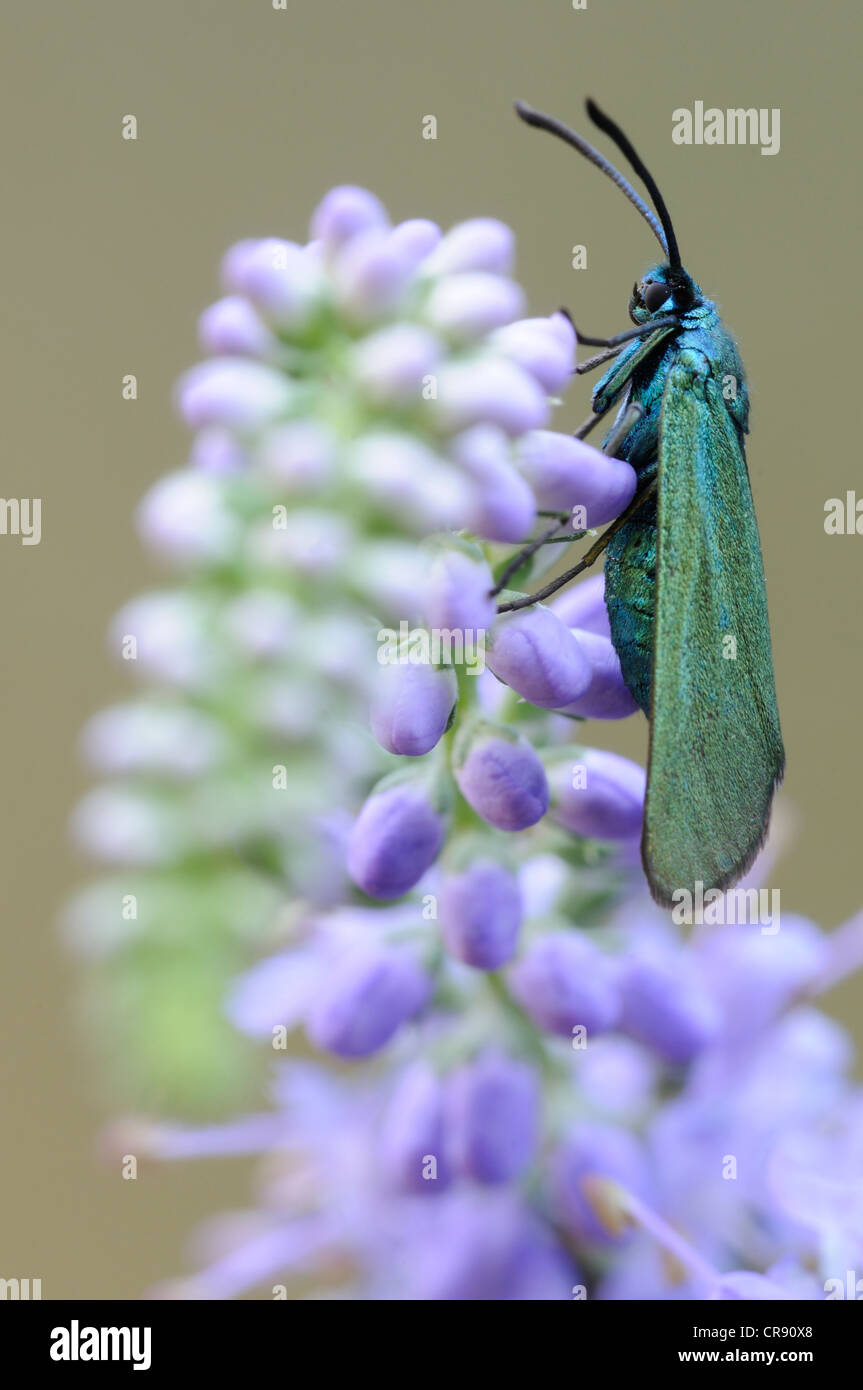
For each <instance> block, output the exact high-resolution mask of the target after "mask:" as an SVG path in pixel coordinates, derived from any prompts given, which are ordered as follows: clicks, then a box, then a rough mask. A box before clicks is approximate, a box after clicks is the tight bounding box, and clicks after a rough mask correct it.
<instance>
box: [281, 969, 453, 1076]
mask: <svg viewBox="0 0 863 1390" xmlns="http://www.w3.org/2000/svg"><path fill="white" fill-rule="evenodd" d="M319 989H320V992H319V994H318V997H317V999H316V1000H315V1001H314V1003H313V1004H312V1008H311V1011H310V1014H309V1020H308V1025H307V1027H308V1034H309V1037H310V1039H311V1041H312V1042H313V1043H314V1044H315V1046H316V1047H320V1048H324V1049H325V1050H326V1051H327V1052H334V1053H335V1054H336V1056H337V1057H344V1058H354V1057H368V1056H370V1055H371V1053H373V1052H377V1051H379V1050H380V1048H382V1047H384V1046H385V1044H386V1043H388V1042H389V1040H390V1038H392V1037H393V1035H394V1034H395V1033H396V1032H397V1031H398V1029H399V1028H400V1027H401V1025H402V1024H403V1023H405V1022H406V1021H407V1020H408V1019H409V1018H412V1017H413V1015H414V1014H416V1013H417V1012H418V1011H419V1010H420V1009H421V1008H422V1007H423V1005H424V1004H425V1003H426V1002H427V1000H428V998H429V995H430V993H431V980H430V978H429V976H428V975H427V974H426V972H425V971H424V970H422V969H420V967H419V966H418V965H417V963H416V961H415V960H414V959H413V957H412V956H411V955H409V954H408V953H407V952H405V951H396V950H383V949H380V950H374V949H370V948H367V947H361V948H359V949H357V950H353V951H350V952H349V953H348V954H347V955H345V956H343V957H342V958H341V960H339V961H338V962H337V963H336V965H335V967H334V969H333V970H332V972H331V973H330V974H328V975H327V976H326V977H325V978H324V979H323V981H322V982H321V984H320V986H319Z"/></svg>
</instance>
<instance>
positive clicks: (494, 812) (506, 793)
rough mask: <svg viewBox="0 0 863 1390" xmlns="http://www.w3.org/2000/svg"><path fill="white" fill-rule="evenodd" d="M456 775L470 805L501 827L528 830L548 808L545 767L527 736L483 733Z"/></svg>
mask: <svg viewBox="0 0 863 1390" xmlns="http://www.w3.org/2000/svg"><path fill="white" fill-rule="evenodd" d="M455 778H456V781H457V782H458V786H459V790H460V792H461V794H462V796H463V797H464V799H465V801H466V802H467V803H468V805H469V806H471V807H472V808H473V809H474V811H476V813H477V815H478V816H482V818H483V820H484V821H487V822H488V824H489V825H494V826H496V827H497V829H498V830H526V829H527V827H528V826H529V825H536V823H537V821H539V820H542V817H543V816H544V815H545V813H546V811H547V810H548V782H547V780H546V776H545V768H544V767H543V765H542V763H541V762H540V759H539V757H538V756H537V754H536V753H535V752H534V750H533V748H532V747H531V745H530V744H529V743H528V741H527V739H525V738H518V739H511V738H507V737H505V736H502V735H499V734H495V733H489V732H483V733H481V734H480V735H479V736H478V737H475V738H474V740H473V741H472V742H471V744H470V746H469V749H468V752H467V756H466V757H465V758H464V761H463V762H462V764H461V766H460V767H459V768H458V769H457V770H456V774H455Z"/></svg>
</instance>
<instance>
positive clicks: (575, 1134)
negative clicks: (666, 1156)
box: [550, 1124, 650, 1245]
mask: <svg viewBox="0 0 863 1390" xmlns="http://www.w3.org/2000/svg"><path fill="white" fill-rule="evenodd" d="M550 1176H551V1187H552V1195H553V1200H554V1205H555V1209H556V1211H557V1212H558V1214H559V1216H560V1219H561V1220H562V1222H563V1224H564V1225H565V1226H566V1228H567V1230H568V1231H569V1232H570V1233H571V1234H572V1235H573V1236H574V1237H575V1239H576V1240H586V1241H592V1242H595V1243H596V1244H601V1245H609V1244H618V1243H619V1240H620V1238H619V1237H615V1236H613V1235H612V1234H611V1233H610V1232H609V1231H608V1230H607V1229H606V1227H605V1226H603V1225H602V1223H601V1222H600V1220H599V1218H598V1216H597V1214H596V1211H595V1210H594V1207H593V1206H592V1204H591V1202H590V1201H589V1199H588V1195H587V1191H586V1190H585V1187H584V1186H583V1184H584V1182H585V1179H590V1178H610V1179H611V1180H612V1181H613V1182H617V1183H620V1184H621V1186H622V1187H625V1188H626V1189H627V1191H629V1192H632V1193H634V1194H635V1196H637V1197H641V1198H646V1197H647V1196H648V1193H649V1187H650V1183H649V1175H648V1170H647V1159H646V1156H645V1154H644V1151H643V1150H642V1148H641V1145H640V1144H639V1143H638V1141H637V1140H636V1139H634V1138H633V1136H632V1135H631V1134H630V1133H629V1132H628V1131H627V1130H625V1129H618V1128H617V1127H616V1126H615V1125H602V1124H580V1125H578V1126H576V1127H575V1128H574V1129H572V1130H571V1131H570V1133H569V1134H568V1136H567V1137H566V1138H565V1139H564V1141H563V1143H562V1144H561V1145H560V1147H559V1148H558V1150H557V1152H556V1153H555V1155H554V1158H553V1160H552V1165H551V1175H550ZM588 1190H589V1189H588Z"/></svg>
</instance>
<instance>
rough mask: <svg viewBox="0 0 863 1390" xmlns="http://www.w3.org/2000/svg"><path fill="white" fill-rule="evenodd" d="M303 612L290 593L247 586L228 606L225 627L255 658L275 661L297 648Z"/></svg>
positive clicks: (240, 645) (245, 651)
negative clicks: (301, 613)
mask: <svg viewBox="0 0 863 1390" xmlns="http://www.w3.org/2000/svg"><path fill="white" fill-rule="evenodd" d="M300 612H301V610H300V607H299V604H298V603H297V602H295V600H294V599H292V598H290V596H289V595H288V594H283V593H281V592H279V591H277V590H273V589H247V590H246V592H245V593H243V594H239V595H238V597H237V598H235V599H232V600H231V602H230V603H229V604H228V605H227V607H226V608H225V618H224V622H225V630H226V631H227V632H228V633H229V634H230V636H231V638H232V640H233V641H234V642H235V643H236V644H237V646H238V647H239V649H240V651H242V652H243V653H245V654H246V655H247V656H250V657H251V658H252V659H253V660H255V661H272V660H273V659H274V658H276V657H280V656H289V655H292V654H293V653H294V652H295V651H296V648H297V627H298V624H299V619H300Z"/></svg>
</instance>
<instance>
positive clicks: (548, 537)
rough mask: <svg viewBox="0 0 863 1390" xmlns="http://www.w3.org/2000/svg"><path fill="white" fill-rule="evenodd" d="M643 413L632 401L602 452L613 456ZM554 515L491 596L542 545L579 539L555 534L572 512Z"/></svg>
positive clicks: (505, 584)
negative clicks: (553, 518)
mask: <svg viewBox="0 0 863 1390" xmlns="http://www.w3.org/2000/svg"><path fill="white" fill-rule="evenodd" d="M643 414H644V406H643V405H641V404H639V402H638V401H632V402H631V403H630V404H629V405H628V406H627V407H626V410H625V411H624V412H623V414H622V415H621V417H620V419H619V420H618V422H617V424H616V425H615V426H614V429H613V430H612V431H611V434H610V435H609V436H608V438H607V439H606V441H605V443H604V444H603V446H602V452H603V453H605V454H608V455H610V456H613V455H614V453H615V451H616V449H617V447H618V445H619V444H620V443H621V442H622V440H624V439H625V438H626V436H627V435H628V434H629V431H630V430H631V429H632V427H633V425H635V424H636V423H637V422H638V421H639V420H640V419H641V417H642V415H643ZM553 515H554V517H555V520H554V521H553V522H552V524H551V526H548V527H547V528H546V530H545V531H543V532H542V534H541V535H539V536H537V537H536V539H535V540H532V541H530V543H529V544H528V545H526V546H525V547H524V549H523V550H520V551H519V552H518V554H517V555H514V556H513V558H512V559H511V560H510V562H509V564H508V565H507V567H506V569H505V570H504V571H503V573H502V574H501V576H500V578H499V580H498V581H497V583H496V584H495V586H494V588H493V589H492V590H491V592H490V593H489V598H494V597H495V596H496V595H497V594H499V593H500V591H501V589H505V588H506V586H507V584H508V583H509V581H510V579H511V578H512V576H513V575H514V574H515V573H516V572H517V571H518V570H520V569H521V567H522V565H524V564H526V563H527V561H528V560H529V559H530V558H531V556H533V555H535V554H536V552H537V551H538V550H540V549H541V548H542V546H544V545H550V544H552V543H554V544H556V545H557V544H560V542H562V541H574V540H578V539H579V537H578V536H577V535H574V536H555V531H559V530H560V528H561V526H563V525H565V523H566V522H568V521H569V518H570V513H569V512H563V513H560V514H558V513H553ZM580 534H582V535H583V534H584V532H581V533H580Z"/></svg>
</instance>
